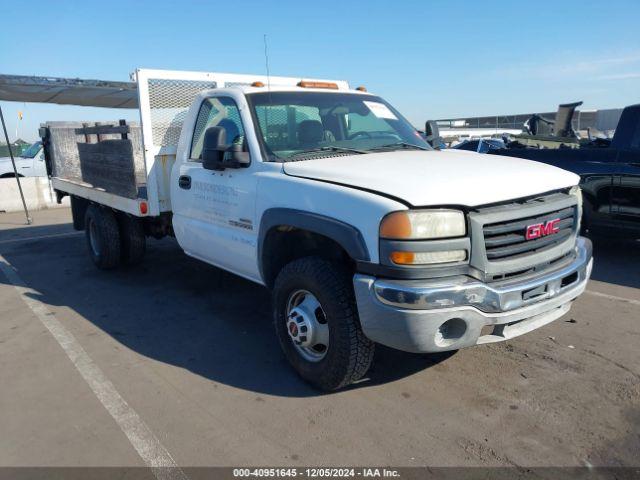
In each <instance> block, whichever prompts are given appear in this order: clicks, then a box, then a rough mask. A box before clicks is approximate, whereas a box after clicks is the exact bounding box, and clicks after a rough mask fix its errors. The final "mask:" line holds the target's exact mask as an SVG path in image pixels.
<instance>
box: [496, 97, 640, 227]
mask: <svg viewBox="0 0 640 480" xmlns="http://www.w3.org/2000/svg"><path fill="white" fill-rule="evenodd" d="M522 137H523V136H522ZM551 139H552V138H551ZM525 143H526V142H525ZM557 143H558V144H557V146H556V147H555V148H549V147H547V148H544V147H542V148H540V147H538V148H536V147H532V146H530V145H525V144H524V143H523V142H522V141H521V138H518V140H517V141H515V142H511V143H509V144H507V146H506V148H503V149H491V150H489V151H488V153H490V154H493V155H507V156H509V157H519V158H525V159H528V160H535V161H537V162H542V163H547V164H549V165H554V166H556V167H560V168H562V169H564V170H569V171H571V172H574V173H577V174H578V175H580V186H581V188H582V191H583V199H584V200H583V202H584V203H583V204H584V209H583V219H582V225H583V229H585V230H587V231H589V232H591V233H596V234H604V235H624V236H633V237H640V104H638V105H631V106H628V107H626V108H625V109H624V110H623V112H622V115H621V117H620V120H619V122H618V126H617V128H616V131H615V134H614V136H613V138H612V139H611V141H608V140H604V139H593V140H590V141H580V143H579V144H575V145H568V144H563V143H562V142H561V141H558V142H557ZM547 144H548V145H552V142H547Z"/></svg>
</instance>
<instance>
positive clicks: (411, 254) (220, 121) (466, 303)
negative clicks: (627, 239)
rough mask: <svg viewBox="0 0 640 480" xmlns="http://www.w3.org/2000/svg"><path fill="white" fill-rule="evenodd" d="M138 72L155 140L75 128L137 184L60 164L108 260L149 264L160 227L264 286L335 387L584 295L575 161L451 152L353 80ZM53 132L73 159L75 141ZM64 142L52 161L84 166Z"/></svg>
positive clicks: (145, 123) (587, 266)
mask: <svg viewBox="0 0 640 480" xmlns="http://www.w3.org/2000/svg"><path fill="white" fill-rule="evenodd" d="M137 78H138V82H139V84H140V86H139V94H140V110H141V133H142V135H141V136H142V145H137V144H136V142H137V141H139V138H140V136H139V131H138V129H137V127H136V126H134V125H123V124H122V123H121V124H120V125H110V126H109V125H107V126H104V125H102V126H96V127H89V128H70V127H68V126H67V127H64V128H66V129H67V130H68V131H69V135H73V138H74V139H76V141H77V139H78V138H82V136H83V135H84V137H85V138H87V139H89V140H88V141H90V137H91V136H92V135H94V134H97V136H98V142H97V143H88V144H79V145H78V151H79V154H78V158H79V159H80V162H82V161H83V158H84V161H85V163H86V165H85V168H84V169H77V170H78V171H82V172H89V171H90V170H91V169H90V168H89V167H90V166H91V165H93V164H92V163H91V162H92V161H93V160H92V158H93V157H91V155H92V152H93V151H95V152H97V153H98V154H99V157H98V158H100V159H104V158H106V157H105V156H104V151H105V149H108V148H112V149H113V152H115V151H116V150H117V151H118V152H126V155H128V156H129V157H131V169H132V170H131V171H132V176H131V178H132V179H134V180H135V181H136V184H135V185H133V186H132V187H133V188H129V189H124V190H122V191H126V192H129V193H127V194H126V195H125V194H116V193H115V190H113V191H109V189H110V188H111V187H110V185H112V186H113V188H116V187H118V188H120V187H119V185H113V184H110V183H108V182H106V181H104V180H105V179H101V178H97V179H94V180H92V182H94V184H97V183H99V182H102V183H100V184H101V185H103V187H101V188H93V187H92V186H91V185H87V184H88V182H87V179H86V178H85V179H83V180H82V181H77V180H75V179H74V178H73V177H72V176H68V177H63V176H54V178H53V184H54V187H55V188H56V190H57V191H58V192H59V196H61V195H65V194H69V195H71V197H72V198H71V203H72V210H73V215H74V225H76V227H77V228H78V229H84V230H85V231H86V235H87V244H88V250H89V253H90V256H91V258H92V259H93V261H94V263H95V264H96V265H97V266H98V267H100V268H114V267H116V266H118V265H119V264H120V263H123V262H124V263H135V261H138V260H140V259H141V258H142V255H143V253H144V245H145V237H146V236H149V235H153V236H156V237H161V236H163V235H171V236H174V237H175V238H176V240H177V242H178V244H179V245H180V247H181V248H182V249H183V250H184V251H185V252H186V253H187V254H188V255H190V256H192V257H195V258H198V259H200V260H202V261H204V262H207V263H209V264H211V265H214V266H217V267H220V268H223V269H225V270H228V271H230V272H232V273H235V274H237V275H240V276H242V277H244V278H247V279H249V280H251V281H254V282H257V283H260V284H262V285H264V286H266V287H267V288H269V289H270V290H271V292H272V300H273V302H272V303H273V321H274V325H275V330H276V334H277V337H278V340H279V342H280V345H281V346H282V349H283V352H284V354H285V356H286V358H287V359H288V361H289V362H290V364H291V365H292V366H293V367H294V369H295V370H296V371H297V372H298V373H299V374H300V375H301V376H302V377H303V378H304V379H305V380H307V381H309V382H310V383H312V384H313V385H315V386H316V387H318V388H321V389H323V390H335V389H338V388H341V387H344V386H345V385H348V384H350V383H352V382H354V381H356V380H358V379H360V378H362V377H363V376H364V375H365V374H366V372H367V370H368V369H369V366H370V365H371V362H372V361H373V353H374V349H375V344H377V343H379V344H384V345H387V346H390V347H393V348H397V349H400V350H404V351H409V352H419V353H429V352H442V351H450V350H457V349H460V348H464V347H470V346H474V345H478V344H484V343H491V342H498V341H504V340H508V339H510V338H513V337H516V336H518V335H521V334H524V333H527V332H529V331H531V330H534V329H536V328H539V327H542V326H544V325H546V324H548V323H549V322H552V321H554V320H556V319H557V318H559V317H561V316H562V315H564V314H565V313H567V312H568V310H569V308H570V306H571V302H572V301H573V300H574V299H575V298H576V297H578V296H579V295H580V294H581V293H582V292H583V291H584V289H585V286H586V282H587V280H588V279H589V276H590V273H591V267H592V259H591V244H590V242H589V241H588V240H587V239H584V238H582V237H580V236H579V235H578V232H579V229H580V216H581V208H582V207H581V203H582V202H581V192H580V189H579V188H578V187H577V184H578V181H579V177H578V176H577V175H575V174H573V173H570V172H566V171H564V170H560V169H558V168H556V167H553V166H549V165H545V164H541V163H537V162H531V161H526V160H516V159H512V158H506V157H500V156H489V155H479V154H477V153H473V152H465V151H456V150H444V151H437V150H434V149H432V148H431V147H430V146H429V145H428V144H427V143H426V141H425V140H424V139H423V138H422V136H421V135H420V134H419V132H417V131H416V129H415V128H414V127H412V126H411V124H410V123H409V122H408V121H407V120H406V119H405V118H404V117H403V116H402V115H401V114H400V112H398V111H397V110H396V109H395V108H394V107H393V106H392V105H391V104H389V103H388V102H386V101H385V100H384V99H382V98H381V97H379V96H376V95H374V94H371V93H369V92H367V91H366V90H365V89H364V88H359V89H351V88H349V86H348V84H347V83H346V82H338V81H326V80H304V79H302V80H301V79H292V78H289V79H284V78H273V77H272V78H267V77H253V78H252V77H251V76H243V77H237V76H231V75H228V74H210V75H209V76H207V75H200V76H198V75H195V74H193V75H192V74H190V76H189V78H190V79H191V80H193V81H194V82H198V86H202V85H203V84H208V85H212V84H213V83H215V85H212V86H213V87H214V88H204V89H203V88H200V90H199V92H198V93H197V94H194V95H193V96H191V97H189V96H188V95H186V94H185V95H182V96H180V95H176V94H175V93H174V94H172V95H168V94H167V92H166V91H164V92H161V93H158V92H154V91H152V90H153V88H156V87H157V86H158V85H166V86H167V88H175V85H176V84H177V82H176V80H177V79H180V78H182V77H180V76H179V75H177V74H176V73H175V72H170V73H167V74H162V73H159V72H158V71H152V72H144V71H139V72H138V77H137ZM160 80H167V83H162V82H161V81H160ZM180 85H182V84H180ZM163 88H164V87H163ZM176 98H177V99H182V100H183V101H184V102H185V103H186V99H187V98H188V99H189V104H190V105H189V106H188V107H184V108H183V109H182V107H180V108H176V103H175V102H177V100H176ZM154 105H155V107H154ZM171 109H173V110H171ZM154 110H155V111H154ZM167 110H169V111H170V114H168V113H167ZM54 127H55V126H52V127H51V129H50V130H49V131H46V132H45V138H46V139H47V140H46V141H47V144H48V146H49V148H50V149H51V150H52V151H54V152H56V148H55V144H56V142H59V144H60V145H63V144H64V145H67V144H68V142H63V141H59V140H56V139H58V138H62V137H61V136H60V135H61V134H60V135H59V132H58V133H56V130H55V128H54ZM45 130H46V129H45ZM62 130H64V129H61V131H62ZM65 131H66V130H65ZM107 134H109V135H113V134H116V135H118V136H121V137H117V138H109V139H107V140H102V141H101V140H100V137H101V136H102V137H103V138H105V136H106V135H107ZM105 142H110V143H105ZM61 150H62V149H58V150H57V152H58V153H55V154H54V155H52V157H53V158H52V159H51V160H52V165H53V169H54V172H55V171H56V170H57V169H59V170H60V171H62V167H64V168H67V169H69V165H70V164H72V163H73V162H71V161H69V158H68V157H65V155H69V154H70V153H69V152H67V154H65V155H62V154H61V153H60V152H61ZM138 151H141V152H143V153H144V162H139V161H138V160H139V159H138V157H137V153H136V152H138ZM76 153H77V152H75V151H74V152H71V154H73V155H76ZM56 156H57V158H56ZM111 157H115V155H111V156H110V157H109V158H111ZM129 157H127V158H129ZM118 158H120V157H118ZM63 160H64V161H63ZM118 162H120V160H118ZM59 164H62V167H60V168H59V167H58V165H59ZM119 165H120V164H119ZM103 167H104V165H101V168H102V169H104V168H103ZM138 167H140V168H144V173H145V175H142V180H143V181H144V183H138V180H136V179H140V178H141V175H139V174H138V173H136V168H138ZM82 172H81V173H82ZM107 180H108V179H107ZM247 301H248V302H250V301H251V299H247ZM238 321H242V319H240V318H239V319H238Z"/></svg>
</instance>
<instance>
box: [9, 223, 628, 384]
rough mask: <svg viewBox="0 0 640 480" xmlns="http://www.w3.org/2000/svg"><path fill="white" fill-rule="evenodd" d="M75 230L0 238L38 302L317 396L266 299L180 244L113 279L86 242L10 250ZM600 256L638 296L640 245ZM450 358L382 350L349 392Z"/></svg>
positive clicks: (125, 338) (607, 273)
mask: <svg viewBox="0 0 640 480" xmlns="http://www.w3.org/2000/svg"><path fill="white" fill-rule="evenodd" d="M70 231H72V228H71V225H70V224H63V225H51V226H50V227H44V226H38V227H30V228H28V229H25V228H16V229H8V230H3V231H0V253H2V255H3V256H4V257H5V258H6V259H7V261H8V262H9V263H11V265H13V266H14V267H15V268H16V269H17V270H18V272H19V274H20V276H21V277H22V278H23V280H24V281H25V282H26V283H27V285H28V286H29V287H31V288H32V289H34V290H36V291H37V292H38V294H36V295H34V298H37V299H38V300H39V301H41V302H43V303H44V304H48V305H54V306H64V307H68V308H70V309H72V310H73V311H75V312H77V313H78V314H79V315H81V316H82V317H83V318H85V319H86V320H88V321H90V322H92V323H93V324H94V325H96V326H97V327H98V328H100V329H101V330H103V331H104V332H106V333H108V334H109V335H111V336H112V337H113V338H115V339H116V340H117V341H118V342H120V343H122V344H123V345H125V346H126V347H127V348H130V349H131V350H133V351H135V352H138V353H140V354H142V355H145V356H147V357H149V358H152V359H154V360H158V361H161V362H165V363H168V364H171V365H175V366H179V367H182V368H185V369H187V370H189V371H191V372H193V373H196V374H198V375H201V376H203V377H205V378H209V379H211V380H214V381H216V382H220V383H223V384H227V385H231V386H234V387H237V388H243V389H246V390H251V391H255V392H260V393H264V394H271V395H281V396H294V397H304V396H312V395H318V394H319V393H318V392H317V391H316V390H314V389H312V388H311V387H309V386H308V385H307V384H306V383H304V382H303V381H302V380H300V379H299V377H298V376H297V375H296V374H295V373H294V372H293V370H292V369H291V368H290V367H289V365H288V364H287V363H286V360H285V359H284V357H283V355H282V353H281V351H280V347H279V345H278V341H277V338H276V335H275V333H274V331H273V324H272V319H271V307H270V298H269V293H268V291H267V290H266V289H265V288H263V287H261V286H259V285H256V284H254V283H252V282H249V281H247V280H244V279H242V278H240V277H237V276H235V275H233V274H230V273H227V272H225V271H223V270H220V269H217V268H214V267H211V266H209V265H206V264H204V263H202V262H200V261H197V260H194V259H192V258H190V257H188V256H186V255H185V254H184V253H183V252H182V251H181V249H180V248H179V246H178V245H177V244H176V243H175V242H174V241H173V240H170V239H165V240H162V241H157V240H153V239H150V240H149V241H148V245H149V249H148V252H147V256H146V258H145V260H144V262H143V263H142V264H140V265H138V266H135V267H129V268H121V269H118V270H115V271H109V272H104V271H100V270H98V269H96V268H95V267H94V266H93V264H92V263H91V261H90V260H89V257H88V255H87V253H86V246H85V239H84V236H82V235H72V236H58V237H55V236H54V237H48V238H44V239H42V240H33V239H32V240H26V241H20V240H18V241H10V242H8V243H7V242H4V241H5V240H7V239H15V238H16V236H18V237H22V238H33V237H35V236H47V235H56V234H59V233H64V232H70ZM3 242H4V243H3ZM594 252H595V256H596V262H595V268H594V272H593V278H594V279H596V280H601V281H604V282H609V283H616V284H619V285H625V286H629V287H635V288H640V276H638V274H637V271H638V266H639V265H640V245H638V244H637V242H636V243H634V242H612V241H605V240H596V241H595V242H594ZM0 282H3V283H6V282H7V280H6V278H5V277H4V275H0ZM63 320H64V319H63ZM449 356H451V354H448V355H439V356H438V355H435V356H424V355H413V354H408V353H404V352H399V351H396V350H392V349H388V348H385V347H381V346H379V347H378V348H377V351H376V360H375V363H374V366H373V368H372V370H371V372H370V374H369V377H368V378H367V379H366V380H364V381H362V382H360V383H358V384H357V385H354V386H352V387H351V388H363V387H367V386H372V385H378V384H383V383H387V382H392V381H394V380H397V379H400V378H404V377H407V376H410V375H412V374H414V373H416V372H419V371H421V370H424V369H425V368H429V367H430V366H432V365H434V364H437V363H439V362H441V361H443V360H445V359H446V358H448V357H449Z"/></svg>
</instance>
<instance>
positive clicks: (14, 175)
mask: <svg viewBox="0 0 640 480" xmlns="http://www.w3.org/2000/svg"><path fill="white" fill-rule="evenodd" d="M18 177H20V178H23V177H24V175H20V174H18ZM0 178H16V174H15V173H12V172H9V173H3V174H2V175H0Z"/></svg>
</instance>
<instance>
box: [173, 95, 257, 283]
mask: <svg viewBox="0 0 640 480" xmlns="http://www.w3.org/2000/svg"><path fill="white" fill-rule="evenodd" d="M209 127H222V128H224V129H225V132H226V138H227V140H226V141H227V143H228V144H231V143H234V142H236V143H237V142H244V135H245V133H244V132H245V129H244V127H243V123H242V120H241V118H240V112H239V110H238V106H237V105H236V102H235V101H234V100H233V99H232V98H230V97H224V96H221V97H210V98H207V99H206V100H205V101H204V102H203V103H202V105H201V107H200V110H199V112H198V116H197V120H196V123H195V128H194V132H193V137H192V140H191V149H190V153H189V159H188V161H186V162H184V163H183V164H182V165H181V166H180V176H179V179H178V181H179V182H181V183H179V185H180V188H177V189H175V188H174V189H173V192H175V194H176V196H175V197H174V198H172V201H173V202H174V205H175V206H174V227H175V229H176V236H177V237H178V241H179V242H180V245H181V246H182V247H183V248H184V250H185V251H186V252H187V253H189V254H191V255H193V256H195V257H198V258H201V259H202V260H205V261H207V262H209V263H212V264H214V265H218V266H220V267H223V268H227V269H229V270H231V271H233V272H235V273H238V274H240V275H243V276H246V277H249V278H253V279H259V274H258V272H257V270H256V248H257V247H256V245H257V234H258V231H257V230H258V225H256V222H255V190H256V183H257V181H256V179H255V176H254V175H252V168H251V167H252V166H251V165H250V166H249V167H248V168H237V169H235V168H229V169H225V170H222V171H215V170H207V169H205V168H203V166H202V142H203V139H204V133H205V131H206V129H207V128H209ZM187 183H188V184H189V188H185V187H186V186H187Z"/></svg>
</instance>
